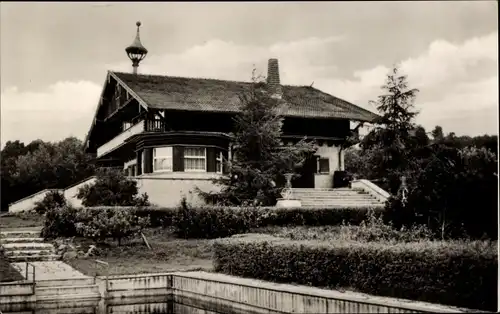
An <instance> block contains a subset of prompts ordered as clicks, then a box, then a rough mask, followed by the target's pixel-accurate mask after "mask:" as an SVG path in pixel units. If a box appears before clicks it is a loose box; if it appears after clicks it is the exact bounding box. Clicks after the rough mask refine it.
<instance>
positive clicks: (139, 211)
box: [43, 205, 383, 238]
mask: <svg viewBox="0 0 500 314" xmlns="http://www.w3.org/2000/svg"><path fill="white" fill-rule="evenodd" d="M92 208H93V209H95V210H97V211H99V210H103V211H105V210H108V209H110V208H111V209H113V208H120V209H122V210H130V211H133V212H134V215H135V216H137V217H140V218H146V217H148V216H149V221H150V225H149V226H150V227H164V228H166V227H174V228H175V231H176V233H177V235H178V236H180V237H183V238H217V237H226V236H230V235H233V234H238V233H245V232H248V231H249V230H250V229H251V228H255V227H265V226H335V225H340V224H342V222H345V223H349V224H351V225H359V224H360V223H361V222H362V221H363V220H365V219H366V218H367V217H368V213H369V211H370V210H372V208H314V209H310V208H275V207H218V206H207V205H206V206H198V207H191V206H188V205H184V206H179V207H178V208H163V207H153V206H148V207H124V206H123V207H110V206H99V207H92ZM373 210H374V211H375V212H377V211H378V212H380V211H382V210H383V208H374V209H373ZM78 211H79V209H77V208H72V207H70V206H66V207H63V208H58V209H55V210H53V211H49V212H48V213H47V217H49V219H46V220H47V221H46V222H45V228H44V232H43V234H44V236H45V237H54V236H75V235H77V232H76V229H75V228H74V224H75V223H76V222H77V221H76V214H77V213H78Z"/></svg>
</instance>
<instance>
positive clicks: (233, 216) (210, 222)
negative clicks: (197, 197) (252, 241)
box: [172, 200, 258, 239]
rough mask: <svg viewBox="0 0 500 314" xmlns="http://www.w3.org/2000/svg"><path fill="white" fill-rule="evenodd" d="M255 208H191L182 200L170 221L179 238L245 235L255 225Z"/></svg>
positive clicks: (256, 213)
mask: <svg viewBox="0 0 500 314" xmlns="http://www.w3.org/2000/svg"><path fill="white" fill-rule="evenodd" d="M257 217H258V211H257V210H256V209H255V208H231V207H219V206H214V207H201V208H193V207H191V206H189V205H188V204H187V203H186V202H185V200H183V202H182V204H181V206H180V207H179V209H178V210H177V212H176V213H175V214H174V217H173V219H172V223H173V226H174V227H175V233H176V234H177V236H179V237H181V238H209V239H210V238H220V237H227V236H231V235H233V234H238V233H245V232H247V231H249V230H250V228H251V227H253V226H255V225H256V219H257Z"/></svg>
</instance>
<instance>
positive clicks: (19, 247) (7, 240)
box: [0, 230, 59, 262]
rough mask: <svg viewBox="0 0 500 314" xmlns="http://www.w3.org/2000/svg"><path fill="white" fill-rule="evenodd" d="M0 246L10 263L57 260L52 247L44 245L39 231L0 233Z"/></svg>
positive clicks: (57, 256) (57, 257)
mask: <svg viewBox="0 0 500 314" xmlns="http://www.w3.org/2000/svg"><path fill="white" fill-rule="evenodd" d="M0 246H1V247H2V248H3V250H4V254H5V256H6V257H7V258H8V259H9V261H10V262H33V261H54V260H58V259H59V255H57V254H56V250H55V248H54V246H53V245H52V244H50V243H44V242H43V239H42V238H41V237H40V231H39V230H11V231H2V232H0Z"/></svg>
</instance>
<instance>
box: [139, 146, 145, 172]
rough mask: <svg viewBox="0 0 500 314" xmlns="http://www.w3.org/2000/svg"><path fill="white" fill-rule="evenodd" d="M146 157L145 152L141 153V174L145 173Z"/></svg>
mask: <svg viewBox="0 0 500 314" xmlns="http://www.w3.org/2000/svg"><path fill="white" fill-rule="evenodd" d="M144 157H145V154H144V150H142V152H141V173H140V174H143V173H144V165H145V164H146V161H145V160H144Z"/></svg>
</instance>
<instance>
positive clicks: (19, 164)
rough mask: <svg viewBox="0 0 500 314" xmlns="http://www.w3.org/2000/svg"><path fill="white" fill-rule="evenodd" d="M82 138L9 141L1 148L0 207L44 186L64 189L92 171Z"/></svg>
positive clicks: (91, 161) (90, 158) (91, 162)
mask: <svg viewBox="0 0 500 314" xmlns="http://www.w3.org/2000/svg"><path fill="white" fill-rule="evenodd" d="M94 170H95V167H94V164H93V159H92V156H91V155H89V154H86V153H85V151H84V149H83V143H82V141H81V140H79V139H78V138H75V137H68V138H66V139H64V140H62V141H59V142H45V141H42V140H35V141H32V142H31V143H29V144H27V145H25V144H24V143H23V142H21V141H18V140H16V141H8V142H7V143H6V144H5V147H4V148H3V149H2V151H1V174H2V176H1V180H2V181H1V206H2V207H1V208H2V210H7V209H8V206H9V204H10V203H12V202H15V201H17V200H20V199H22V198H24V197H26V196H29V195H31V194H33V193H36V192H39V191H41V190H44V189H58V188H66V187H68V186H69V185H72V184H75V183H78V182H79V181H82V180H84V179H86V178H87V177H89V176H91V175H93V174H94Z"/></svg>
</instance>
